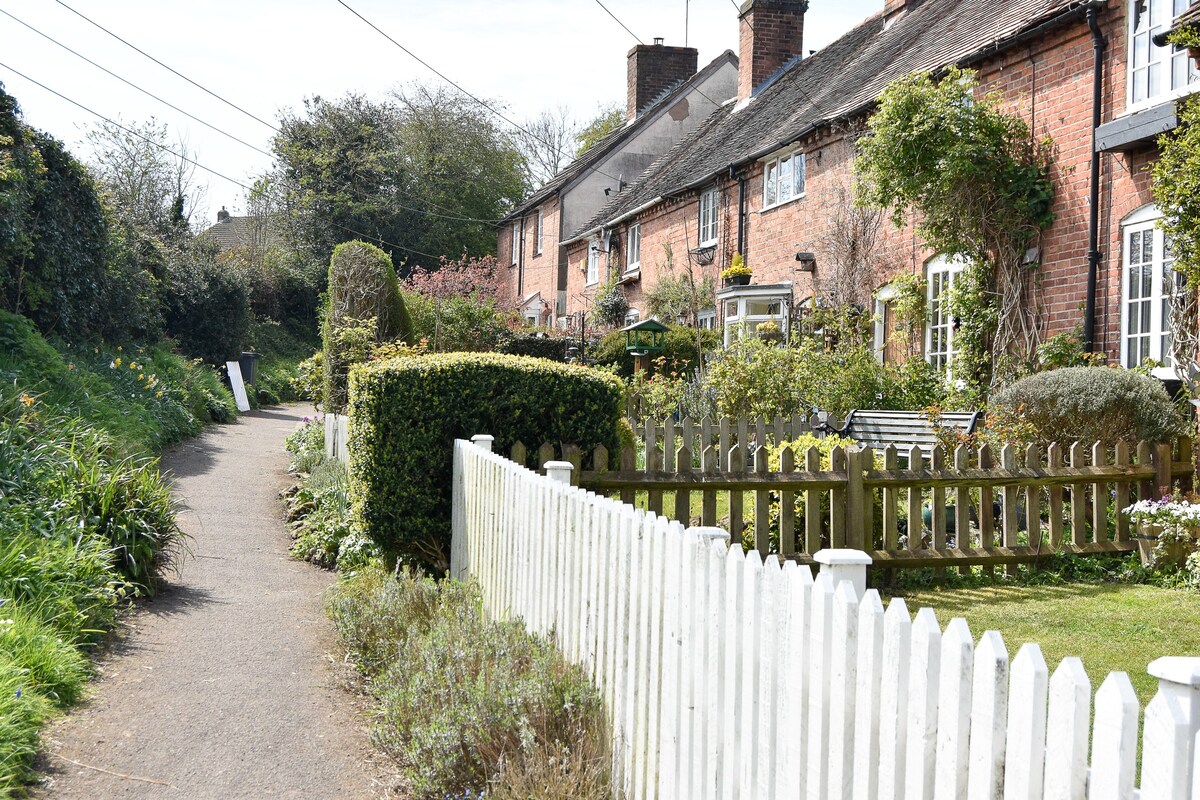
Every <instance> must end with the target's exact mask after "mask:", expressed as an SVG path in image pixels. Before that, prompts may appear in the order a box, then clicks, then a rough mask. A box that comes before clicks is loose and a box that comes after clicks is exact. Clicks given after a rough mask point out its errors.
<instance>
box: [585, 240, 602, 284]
mask: <svg viewBox="0 0 1200 800" xmlns="http://www.w3.org/2000/svg"><path fill="white" fill-rule="evenodd" d="M599 282H600V240H599V239H593V240H592V241H590V242H588V251H587V285H588V286H595V285H596V284H597V283H599Z"/></svg>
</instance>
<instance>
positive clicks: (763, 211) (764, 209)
mask: <svg viewBox="0 0 1200 800" xmlns="http://www.w3.org/2000/svg"><path fill="white" fill-rule="evenodd" d="M805 197H808V193H807V192H805V193H804V194H798V195H796V196H795V197H792V198H790V199H788V200H784V201H783V202H782V203H776V204H775V205H773V206H763V207H762V208H760V209H759V210H758V213H760V214H766V213H767V212H768V211H774V210H775V209H777V208H783V207H784V206H790V205H791V204H792V203H794V202H796V201H797V200H803V199H804V198H805Z"/></svg>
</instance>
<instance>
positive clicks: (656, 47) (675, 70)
mask: <svg viewBox="0 0 1200 800" xmlns="http://www.w3.org/2000/svg"><path fill="white" fill-rule="evenodd" d="M699 58H700V51H699V50H697V49H696V48H694V47H667V46H666V45H664V44H663V40H662V39H655V40H654V44H639V45H638V46H637V47H634V48H633V49H632V50H630V51H629V57H628V75H629V81H628V84H629V100H628V104H627V105H626V108H625V118H626V119H633V118H634V117H636V116H637V115H638V114H640V113H641V112H642V111H643V110H644V109H645V108H646V106H648V105H650V103H651V102H652V101H653V100H654V99H655V98H656V97H658V96H659V95H660V94H662V93H663V92H664V91H666V90H667V89H670V88H671V87H672V86H674V85H675V84H677V83H679V82H680V81H683V80H687V79H688V78H690V77H692V76H693V75H695V74H696V68H697V65H698V64H699Z"/></svg>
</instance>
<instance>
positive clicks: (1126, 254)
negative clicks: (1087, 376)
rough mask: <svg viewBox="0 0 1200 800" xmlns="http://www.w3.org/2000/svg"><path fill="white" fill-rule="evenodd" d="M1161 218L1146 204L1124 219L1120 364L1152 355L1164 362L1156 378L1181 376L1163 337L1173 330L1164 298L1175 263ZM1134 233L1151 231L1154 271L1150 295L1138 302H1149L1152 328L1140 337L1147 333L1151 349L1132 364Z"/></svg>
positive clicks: (1156, 372)
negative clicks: (1132, 245)
mask: <svg viewBox="0 0 1200 800" xmlns="http://www.w3.org/2000/svg"><path fill="white" fill-rule="evenodd" d="M1161 218H1162V214H1161V212H1159V210H1158V208H1157V207H1156V206H1155V205H1154V204H1153V203H1151V204H1149V205H1145V206H1142V207H1141V208H1139V209H1138V210H1137V211H1134V212H1133V213H1132V214H1130V215H1129V216H1127V217H1126V218H1125V219H1123V220H1121V356H1120V358H1121V365H1122V366H1124V367H1136V366H1137V365H1138V364H1140V363H1141V361H1143V360H1144V359H1145V358H1152V359H1154V360H1155V361H1160V362H1162V363H1163V364H1164V365H1165V366H1162V367H1155V368H1154V370H1153V374H1154V376H1155V377H1157V378H1165V379H1172V378H1176V377H1178V376H1177V375H1176V374H1175V368H1174V367H1172V366H1170V363H1171V353H1170V352H1169V350H1168V351H1167V352H1164V347H1163V337H1164V336H1165V335H1167V334H1169V333H1170V330H1169V328H1170V320H1168V319H1166V318H1165V317H1166V312H1165V311H1164V308H1163V305H1164V301H1166V300H1167V297H1166V292H1165V291H1164V288H1165V287H1164V283H1165V278H1166V277H1167V270H1168V269H1170V265H1171V263H1172V261H1171V259H1170V258H1169V254H1168V253H1167V252H1166V238H1165V236H1164V234H1163V231H1162V229H1161V228H1160V227H1158V221H1159V220H1160V219H1161ZM1134 233H1142V234H1145V233H1149V234H1150V235H1151V236H1152V239H1151V242H1152V244H1151V260H1150V262H1149V264H1150V266H1151V269H1152V270H1153V274H1152V275H1151V278H1150V294H1149V295H1148V296H1147V297H1144V298H1138V300H1137V302H1148V304H1149V312H1150V325H1149V330H1148V331H1147V332H1146V333H1145V334H1142V333H1141V332H1140V331H1139V332H1138V338H1139V339H1140V338H1142V337H1143V336H1146V337H1148V338H1149V352H1148V353H1147V354H1146V355H1145V356H1143V357H1142V358H1139V359H1138V360H1137V363H1130V361H1129V359H1130V355H1131V354H1130V347H1129V346H1130V343H1131V339H1132V337H1131V336H1130V331H1129V324H1130V312H1131V308H1130V306H1131V302H1132V300H1131V297H1130V294H1131V291H1132V288H1133V287H1132V283H1131V281H1130V274H1129V271H1130V260H1131V256H1132V255H1133V253H1132V248H1131V246H1130V240H1131V238H1132V235H1133V234H1134Z"/></svg>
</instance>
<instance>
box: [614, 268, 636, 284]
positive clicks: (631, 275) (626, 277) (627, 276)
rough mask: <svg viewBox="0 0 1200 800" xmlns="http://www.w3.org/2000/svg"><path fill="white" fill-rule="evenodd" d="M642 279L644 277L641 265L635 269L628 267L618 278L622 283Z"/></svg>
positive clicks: (618, 281)
mask: <svg viewBox="0 0 1200 800" xmlns="http://www.w3.org/2000/svg"><path fill="white" fill-rule="evenodd" d="M641 279H642V269H641V266H640V265H639V266H637V267H634V268H633V269H627V270H625V271H624V272H622V273H621V277H620V278H618V279H617V283H619V284H620V283H635V282H637V281H640V280H641Z"/></svg>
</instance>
